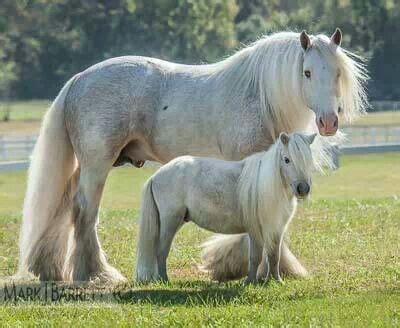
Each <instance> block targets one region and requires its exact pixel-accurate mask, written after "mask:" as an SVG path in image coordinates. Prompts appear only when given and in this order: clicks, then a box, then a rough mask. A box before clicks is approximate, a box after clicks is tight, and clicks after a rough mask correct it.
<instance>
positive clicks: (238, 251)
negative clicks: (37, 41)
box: [199, 234, 307, 281]
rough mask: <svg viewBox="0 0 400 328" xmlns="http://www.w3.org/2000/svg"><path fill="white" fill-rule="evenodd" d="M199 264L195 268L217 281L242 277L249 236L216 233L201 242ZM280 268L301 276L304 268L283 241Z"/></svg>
mask: <svg viewBox="0 0 400 328" xmlns="http://www.w3.org/2000/svg"><path fill="white" fill-rule="evenodd" d="M202 248H203V250H202V253H201V259H202V263H201V265H200V266H199V269H200V270H202V271H204V272H207V273H209V274H210V275H211V279H213V280H217V281H227V280H235V279H240V278H242V277H245V276H246V275H247V273H248V267H249V264H248V263H249V237H248V235H247V234H240V235H216V236H214V237H212V238H210V239H209V240H208V241H206V242H205V243H204V244H203V245H202ZM279 268H280V271H281V272H282V273H283V274H285V275H292V276H295V277H305V276H306V275H307V271H306V269H305V268H304V267H303V266H302V265H301V264H300V262H299V261H298V260H297V259H296V257H295V256H294V255H293V254H292V252H291V251H290V250H289V248H288V247H287V245H286V244H285V243H282V249H281V258H280V263H279Z"/></svg>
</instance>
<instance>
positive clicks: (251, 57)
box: [210, 32, 368, 138]
mask: <svg viewBox="0 0 400 328" xmlns="http://www.w3.org/2000/svg"><path fill="white" fill-rule="evenodd" d="M311 44H312V46H313V47H315V48H317V49H319V50H320V51H321V53H322V54H323V56H326V57H327V58H328V59H329V60H335V62H336V63H337V65H338V68H339V70H340V72H341V74H340V77H339V88H340V92H341V107H342V109H343V116H344V118H345V119H346V120H348V121H350V120H351V119H353V118H354V117H355V116H357V115H358V114H359V113H362V112H363V111H365V108H366V107H367V105H368V103H367V97H366V93H365V90H364V84H365V81H366V80H367V74H366V70H365V68H364V66H363V65H362V63H359V62H356V61H355V60H354V59H361V58H360V57H359V56H356V55H355V54H353V53H351V52H349V51H346V50H344V49H342V48H340V47H339V48H337V49H336V50H335V49H333V48H332V47H331V46H330V39H329V38H328V37H327V36H325V35H317V36H311ZM303 56H304V51H303V49H302V48H301V46H300V41H299V33H294V32H280V33H275V34H272V35H269V36H264V37H262V38H261V39H259V40H258V41H256V42H254V43H253V44H251V45H249V46H248V47H245V48H243V49H242V50H240V51H238V52H237V53H235V54H234V55H232V56H231V57H228V58H227V59H225V60H224V61H222V62H219V63H217V64H214V65H210V67H211V70H212V75H213V76H215V77H216V78H218V79H221V80H225V83H222V85H226V87H227V88H229V92H231V94H235V95H243V97H247V96H248V95H249V94H251V95H253V96H257V97H259V102H260V107H261V111H262V116H263V117H264V122H265V123H266V124H267V126H266V127H267V128H268V129H269V131H270V134H271V136H272V137H273V138H277V137H278V135H279V133H280V132H281V131H286V132H294V131H295V130H297V129H298V126H299V122H305V124H307V123H309V122H310V121H311V117H310V115H312V113H311V112H310V111H309V110H308V108H307V107H306V104H305V102H304V99H303V93H302V65H303ZM289 112H290V113H289Z"/></svg>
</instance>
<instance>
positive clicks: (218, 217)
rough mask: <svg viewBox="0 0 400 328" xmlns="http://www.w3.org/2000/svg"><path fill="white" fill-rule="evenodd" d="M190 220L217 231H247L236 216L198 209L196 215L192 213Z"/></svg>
mask: <svg viewBox="0 0 400 328" xmlns="http://www.w3.org/2000/svg"><path fill="white" fill-rule="evenodd" d="M189 220H190V221H192V222H193V223H195V224H196V225H198V226H199V227H200V228H203V229H205V230H208V231H211V232H215V233H223V234H238V233H244V232H246V230H245V228H244V227H243V225H242V224H241V222H239V220H237V219H236V218H235V217H232V216H230V217H227V216H226V215H223V214H218V213H212V214H211V213H207V212H205V211H199V212H197V211H196V212H195V213H194V215H192V214H190V217H189Z"/></svg>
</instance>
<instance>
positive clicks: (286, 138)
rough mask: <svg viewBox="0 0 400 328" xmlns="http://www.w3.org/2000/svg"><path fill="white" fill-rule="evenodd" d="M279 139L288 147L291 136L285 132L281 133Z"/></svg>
mask: <svg viewBox="0 0 400 328" xmlns="http://www.w3.org/2000/svg"><path fill="white" fill-rule="evenodd" d="M279 139H280V140H281V142H282V143H283V144H284V145H287V144H288V143H289V136H288V135H287V134H286V133H285V132H281V134H280V135H279Z"/></svg>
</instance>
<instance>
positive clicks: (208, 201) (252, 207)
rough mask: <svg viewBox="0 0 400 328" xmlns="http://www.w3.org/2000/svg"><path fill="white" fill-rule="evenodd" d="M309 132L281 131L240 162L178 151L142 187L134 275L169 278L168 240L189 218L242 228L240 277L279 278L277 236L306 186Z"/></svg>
mask: <svg viewBox="0 0 400 328" xmlns="http://www.w3.org/2000/svg"><path fill="white" fill-rule="evenodd" d="M314 138H315V134H314V135H309V136H307V135H303V134H297V133H294V134H290V135H287V134H286V133H281V134H280V136H279V139H278V140H277V142H276V143H275V144H274V145H273V146H272V147H270V148H269V150H268V151H266V152H259V153H256V154H254V155H251V156H249V157H247V158H245V159H244V160H241V161H223V160H217V159H211V158H204V157H192V156H183V157H178V158H176V159H174V160H173V161H171V162H169V163H168V164H166V165H165V166H163V167H162V168H161V169H159V170H158V171H157V172H156V173H155V174H154V175H153V176H152V177H151V178H150V179H149V180H148V181H147V183H146V184H145V186H144V190H143V200H142V206H141V217H140V236H139V245H138V262H137V272H136V278H137V280H138V281H139V282H148V281H154V280H165V281H166V280H168V275H167V265H166V260H167V257H168V253H169V250H170V246H171V243H172V240H173V238H174V236H175V234H176V232H177V231H178V230H179V228H180V227H181V226H182V225H183V224H184V223H185V222H190V221H191V222H194V223H196V224H197V225H198V226H200V227H202V228H204V229H207V230H209V231H213V232H216V233H223V234H239V233H248V234H249V239H250V256H249V270H248V275H247V278H246V280H245V282H246V283H256V282H258V281H264V280H268V279H269V278H270V276H272V277H273V278H275V279H276V280H278V281H281V277H280V274H279V260H280V253H281V244H282V240H283V235H284V232H285V230H286V228H287V226H288V224H289V222H290V221H291V219H292V217H293V215H294V213H295V211H296V205H297V198H305V197H307V196H308V194H309V192H310V190H311V173H312V169H313V167H314V162H313V158H312V152H311V148H310V145H311V144H312V142H313V141H314ZM263 251H264V254H263Z"/></svg>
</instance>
